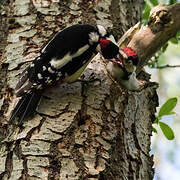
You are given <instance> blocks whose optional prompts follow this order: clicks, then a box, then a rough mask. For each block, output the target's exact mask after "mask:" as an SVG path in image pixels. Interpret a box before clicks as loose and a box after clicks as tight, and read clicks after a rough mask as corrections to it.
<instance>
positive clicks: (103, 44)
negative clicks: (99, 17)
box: [96, 25, 119, 59]
mask: <svg viewBox="0 0 180 180" xmlns="http://www.w3.org/2000/svg"><path fill="white" fill-rule="evenodd" d="M97 32H98V35H99V39H98V45H97V48H96V50H97V52H99V53H100V54H102V56H103V57H104V58H105V59H112V58H117V56H118V54H119V47H118V45H117V43H116V41H115V39H114V37H113V35H111V34H110V33H109V32H108V31H106V29H105V28H104V27H103V26H101V25H97Z"/></svg>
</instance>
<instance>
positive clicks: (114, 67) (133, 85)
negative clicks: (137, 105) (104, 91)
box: [107, 47, 142, 91]
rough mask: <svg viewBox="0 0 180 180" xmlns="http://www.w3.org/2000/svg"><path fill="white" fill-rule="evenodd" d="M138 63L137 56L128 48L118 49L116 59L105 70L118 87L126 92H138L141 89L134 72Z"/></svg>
mask: <svg viewBox="0 0 180 180" xmlns="http://www.w3.org/2000/svg"><path fill="white" fill-rule="evenodd" d="M138 61H139V59H138V56H137V54H136V53H135V52H134V51H133V50H132V49H131V48H130V47H124V48H122V49H120V51H119V57H118V59H117V58H116V59H113V60H112V61H111V62H109V63H108V65H107V70H108V72H109V73H110V75H111V76H112V77H113V79H114V80H116V81H117V82H118V83H119V84H120V85H122V86H123V87H125V88H126V89H128V90H132V91H138V90H140V89H141V87H142V83H141V82H140V81H138V80H137V78H136V72H135V71H136V66H137V64H138Z"/></svg>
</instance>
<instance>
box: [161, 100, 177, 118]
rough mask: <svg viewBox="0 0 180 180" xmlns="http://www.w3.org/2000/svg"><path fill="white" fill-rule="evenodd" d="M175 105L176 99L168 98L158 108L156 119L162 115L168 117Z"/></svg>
mask: <svg viewBox="0 0 180 180" xmlns="http://www.w3.org/2000/svg"><path fill="white" fill-rule="evenodd" d="M176 104H177V98H176V97H174V98H170V99H168V100H167V101H166V102H165V103H164V104H163V105H162V106H161V108H160V110H159V114H158V117H162V116H164V115H170V114H172V113H173V112H171V111H172V110H173V109H174V107H175V106H176Z"/></svg>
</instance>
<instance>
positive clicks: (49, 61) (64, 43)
mask: <svg viewBox="0 0 180 180" xmlns="http://www.w3.org/2000/svg"><path fill="white" fill-rule="evenodd" d="M94 31H96V29H95V28H94V26H90V25H74V26H71V27H69V28H66V29H64V30H63V31H61V32H59V33H58V34H57V35H56V36H55V37H54V38H53V39H52V40H51V41H50V42H49V43H48V44H47V45H46V46H45V47H44V48H43V49H42V50H41V54H40V55H39V56H38V57H37V58H36V59H35V60H34V61H33V62H32V63H31V64H30V65H29V66H28V67H27V68H26V69H25V70H24V71H23V72H22V74H21V77H20V80H19V82H18V83H17V86H16V95H17V97H20V96H23V94H24V93H28V92H30V91H31V90H32V89H42V88H43V87H44V86H46V85H50V84H52V83H53V82H55V81H57V80H60V79H64V78H65V74H69V75H72V74H73V73H75V72H76V71H77V70H78V69H79V68H81V67H82V66H83V65H84V64H86V62H87V61H88V60H89V59H90V58H91V57H92V54H93V53H94V52H93V51H94V50H93V48H94V47H93V46H92V47H91V46H90V45H89V39H88V38H89V34H90V33H91V32H94Z"/></svg>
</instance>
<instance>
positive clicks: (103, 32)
mask: <svg viewBox="0 0 180 180" xmlns="http://www.w3.org/2000/svg"><path fill="white" fill-rule="evenodd" d="M97 28H98V31H99V33H100V34H101V36H105V35H106V34H107V31H106V29H105V28H104V27H103V26H101V25H97Z"/></svg>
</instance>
